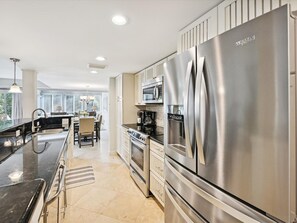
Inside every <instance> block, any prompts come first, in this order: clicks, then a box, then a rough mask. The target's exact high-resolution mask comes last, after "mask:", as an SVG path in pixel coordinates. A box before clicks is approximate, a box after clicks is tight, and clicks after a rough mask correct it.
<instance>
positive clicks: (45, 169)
mask: <svg viewBox="0 0 297 223" xmlns="http://www.w3.org/2000/svg"><path fill="white" fill-rule="evenodd" d="M68 133H69V132H68V131H63V132H61V133H55V134H44V135H42V134H41V135H35V136H33V137H32V140H30V141H29V142H28V143H26V144H25V145H24V146H23V147H21V148H20V149H18V150H17V151H16V152H15V153H13V154H12V155H11V156H10V157H9V158H8V159H6V160H5V161H3V162H2V163H1V164H0V187H2V189H3V190H0V199H1V202H0V203H1V205H0V216H1V219H3V218H6V217H7V216H6V214H8V215H10V213H7V212H5V210H10V211H13V212H14V213H15V219H23V218H26V216H27V215H30V213H31V212H32V208H33V207H34V205H33V206H32V204H31V203H29V206H28V204H27V203H24V202H25V201H24V202H23V199H24V196H25V194H27V195H28V196H31V195H32V196H33V197H32V198H34V196H37V195H38V193H39V192H38V188H37V187H38V186H37V185H35V184H36V183H35V182H36V179H43V180H42V181H43V182H45V183H46V185H45V191H44V195H45V196H44V197H45V198H46V197H47V196H48V193H49V190H50V186H51V185H52V183H53V181H54V178H55V173H56V171H57V169H58V167H59V161H60V158H61V155H62V153H63V152H64V148H65V146H64V145H65V143H66V139H67V136H68ZM17 172H20V173H22V175H21V176H20V178H19V180H18V181H17V184H16V182H14V181H12V179H11V178H10V177H9V175H10V174H12V173H17ZM29 182H33V183H32V184H33V186H32V185H31V186H29V185H30V183H29ZM34 185H35V188H34ZM7 193H9V194H7ZM6 196H8V198H9V199H7V202H5V203H4V202H3V201H2V198H3V197H6ZM27 198H28V197H27ZM28 199H29V198H28ZM16 204H18V205H16ZM24 209H25V212H23V211H22V210H24ZM3 211H4V212H3ZM5 222H19V221H5ZM20 222H23V221H20ZM24 222H26V221H24Z"/></svg>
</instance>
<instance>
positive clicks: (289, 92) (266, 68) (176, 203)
mask: <svg viewBox="0 0 297 223" xmlns="http://www.w3.org/2000/svg"><path fill="white" fill-rule="evenodd" d="M296 32H297V29H296V19H295V18H294V17H293V16H291V14H290V11H289V6H288V5H285V6H283V7H281V8H279V9H276V10H274V11H271V12H269V13H267V14H265V15H263V16H260V17H258V18H256V19H254V20H252V21H250V22H248V23H245V24H243V25H241V26H238V27H236V28H234V29H232V30H230V31H228V32H225V33H223V34H221V35H219V36H217V37H215V38H213V39H211V40H209V41H207V42H205V43H203V44H201V45H199V46H197V47H195V48H192V49H190V50H189V51H187V52H185V53H183V54H180V55H177V56H176V57H175V58H174V59H172V60H170V61H168V62H167V63H166V64H165V65H164V68H165V81H164V82H165V89H164V92H165V98H164V110H165V116H166V117H165V152H166V158H165V178H166V185H165V192H166V196H165V222H166V223H173V222H174V223H180V222H222V223H233V222H294V220H295V218H296V130H295V129H296V126H295V115H296V109H295V101H296V90H295V82H296V80H295V75H296V57H295V54H296V52H297V51H296V45H295V42H296V40H297V38H296Z"/></svg>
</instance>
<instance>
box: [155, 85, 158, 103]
mask: <svg viewBox="0 0 297 223" xmlns="http://www.w3.org/2000/svg"><path fill="white" fill-rule="evenodd" d="M155 90H156V91H155V99H156V100H158V99H159V88H158V87H157V86H156V87H155Z"/></svg>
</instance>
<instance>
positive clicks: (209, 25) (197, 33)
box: [178, 8, 218, 53]
mask: <svg viewBox="0 0 297 223" xmlns="http://www.w3.org/2000/svg"><path fill="white" fill-rule="evenodd" d="M217 33H218V31H217V8H214V9H212V10H211V11H209V12H208V13H206V14H205V15H203V16H202V17H200V18H199V19H197V20H196V21H195V22H193V23H191V24H190V25H188V26H187V27H186V28H184V29H183V30H181V31H180V32H179V34H178V52H179V53H180V52H183V51H185V50H187V49H189V48H191V47H193V46H196V45H198V44H201V43H203V42H205V41H206V40H209V39H211V38H212V37H214V36H216V35H217Z"/></svg>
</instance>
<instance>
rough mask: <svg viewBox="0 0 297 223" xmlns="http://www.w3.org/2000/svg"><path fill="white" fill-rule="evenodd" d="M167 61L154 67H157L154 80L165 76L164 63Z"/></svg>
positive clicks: (162, 61) (160, 62)
mask: <svg viewBox="0 0 297 223" xmlns="http://www.w3.org/2000/svg"><path fill="white" fill-rule="evenodd" d="M166 61H167V59H164V60H161V61H159V62H158V63H156V64H155V65H154V67H155V72H154V78H157V77H162V76H164V63H165V62H166Z"/></svg>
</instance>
